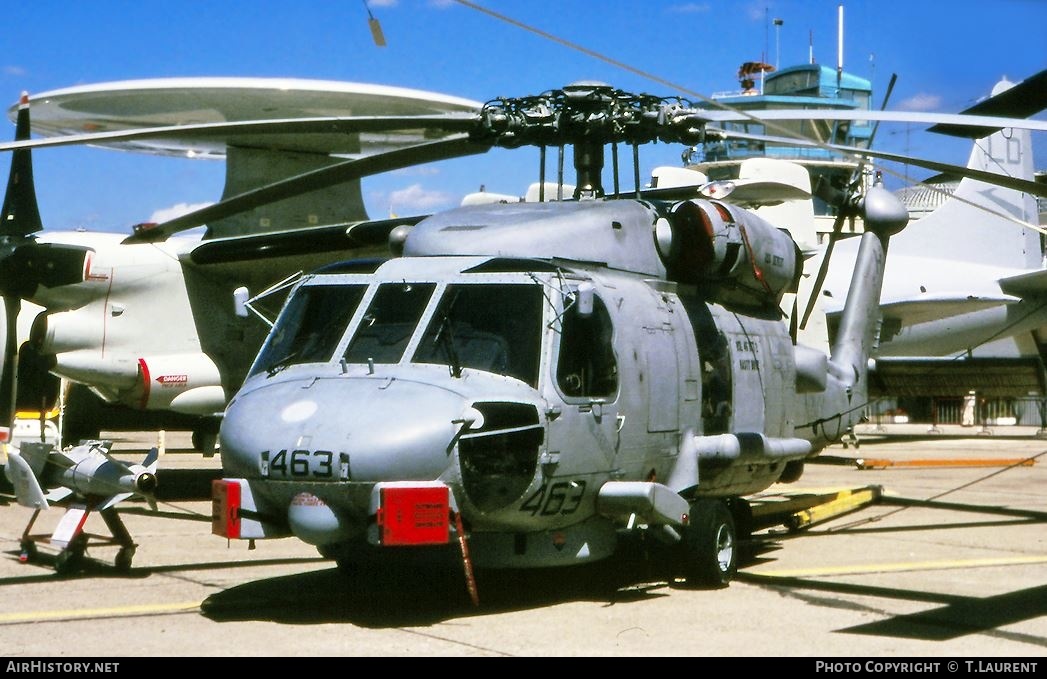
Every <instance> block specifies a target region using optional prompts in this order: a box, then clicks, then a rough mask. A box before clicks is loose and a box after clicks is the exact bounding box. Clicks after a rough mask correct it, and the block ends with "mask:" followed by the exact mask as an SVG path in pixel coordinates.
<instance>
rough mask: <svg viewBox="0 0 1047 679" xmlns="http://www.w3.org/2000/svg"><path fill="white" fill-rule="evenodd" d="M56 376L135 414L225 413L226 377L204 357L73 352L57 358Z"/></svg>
mask: <svg viewBox="0 0 1047 679" xmlns="http://www.w3.org/2000/svg"><path fill="white" fill-rule="evenodd" d="M51 371H52V372H53V373H55V374H56V375H59V376H61V377H64V378H66V379H68V380H71V381H73V382H81V383H85V384H89V385H91V387H92V388H93V389H94V390H95V391H96V392H97V393H98V394H99V395H100V396H102V397H103V398H104V399H106V400H107V401H118V402H120V403H123V404H124V405H127V406H130V407H132V408H139V409H142V410H174V411H176V412H180V413H186V414H189V415H213V414H214V413H217V412H220V411H221V410H222V409H223V408H225V390H224V389H223V388H222V378H221V374H220V373H219V372H218V367H217V366H216V365H215V363H214V361H212V360H211V358H210V357H209V356H207V355H206V354H203V353H191V354H167V355H162V356H145V357H139V358H135V357H133V356H126V355H125V356H120V355H107V356H104V357H103V356H102V355H101V354H100V353H99V352H97V351H86V350H85V351H72V352H66V353H62V354H57V355H56V356H55V357H54V367H53V368H52V369H51Z"/></svg>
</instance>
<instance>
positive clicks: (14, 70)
mask: <svg viewBox="0 0 1047 679" xmlns="http://www.w3.org/2000/svg"><path fill="white" fill-rule="evenodd" d="M4 75H15V76H22V75H25V69H24V68H22V67H21V66H4Z"/></svg>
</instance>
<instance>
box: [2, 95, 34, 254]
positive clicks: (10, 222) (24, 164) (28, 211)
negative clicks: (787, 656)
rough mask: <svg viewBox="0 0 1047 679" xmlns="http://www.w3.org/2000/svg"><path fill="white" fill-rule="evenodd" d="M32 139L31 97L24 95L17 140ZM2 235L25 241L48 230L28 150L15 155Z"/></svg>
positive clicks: (20, 104) (8, 184) (8, 187)
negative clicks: (31, 235)
mask: <svg viewBox="0 0 1047 679" xmlns="http://www.w3.org/2000/svg"><path fill="white" fill-rule="evenodd" d="M27 139H29V95H28V94H26V93H24V92H23V93H22V99H21V101H20V102H19V104H18V121H17V123H16V126H15V140H16V142H17V141H22V140H27ZM0 220H2V221H0V235H3V236H15V237H19V238H25V237H26V236H28V235H29V234H31V233H35V232H36V231H40V230H41V229H43V228H44V226H43V224H42V223H41V221H40V209H39V207H38V206H37V202H36V190H35V188H34V187H33V158H32V155H31V154H30V152H29V151H28V150H25V149H23V150H19V151H16V152H15V153H14V154H12V156H11V173H10V174H9V175H8V178H7V193H5V194H4V206H3V211H2V212H0Z"/></svg>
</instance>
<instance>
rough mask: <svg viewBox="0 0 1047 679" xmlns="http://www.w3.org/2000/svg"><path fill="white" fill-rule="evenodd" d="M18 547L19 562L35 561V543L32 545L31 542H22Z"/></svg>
mask: <svg viewBox="0 0 1047 679" xmlns="http://www.w3.org/2000/svg"><path fill="white" fill-rule="evenodd" d="M19 547H21V549H22V551H21V552H19V554H18V560H19V561H21V562H22V563H30V562H31V561H36V557H37V551H36V543H34V542H33V541H32V540H22V542H21V543H20V544H19Z"/></svg>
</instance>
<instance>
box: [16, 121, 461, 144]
mask: <svg viewBox="0 0 1047 679" xmlns="http://www.w3.org/2000/svg"><path fill="white" fill-rule="evenodd" d="M476 121H477V117H476V115H475V114H472V113H446V114H442V115H428V116H344V117H343V116H326V117H318V118H273V119H269V120H248V121H237V122H221V123H197V124H191V125H168V126H163V127H146V128H140V129H133V130H111V131H109V132H89V133H84V134H70V135H64V136H60V137H46V138H42V139H25V140H19V141H13V142H4V143H0V151H13V150H17V149H23V148H46V147H52V146H76V145H85V144H104V143H105V142H116V141H135V140H150V139H171V138H188V139H194V138H196V139H209V138H213V137H223V136H233V135H237V134H252V135H263V134H272V135H277V134H317V133H320V134H331V133H339V134H352V133H357V132H389V131H393V130H410V129H427V130H428V129H436V130H445V131H447V132H467V131H469V130H471V129H473V128H474V127H475V126H476Z"/></svg>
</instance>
